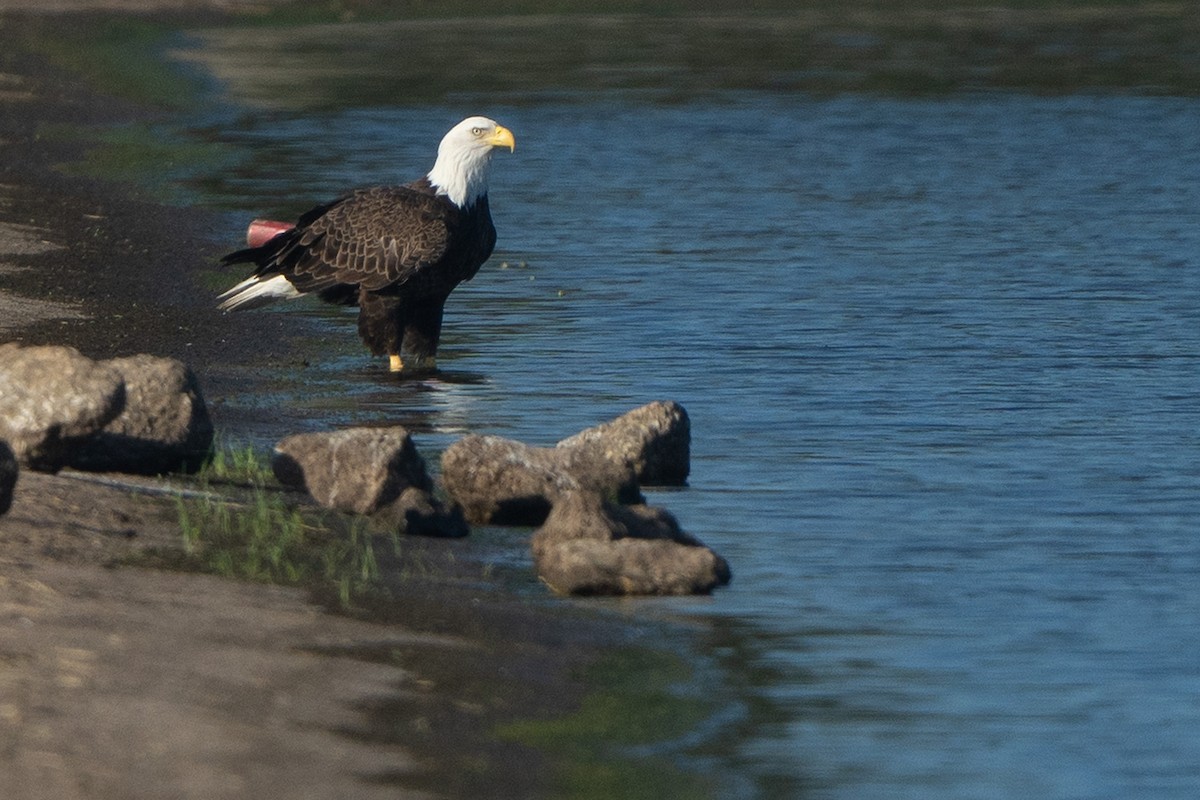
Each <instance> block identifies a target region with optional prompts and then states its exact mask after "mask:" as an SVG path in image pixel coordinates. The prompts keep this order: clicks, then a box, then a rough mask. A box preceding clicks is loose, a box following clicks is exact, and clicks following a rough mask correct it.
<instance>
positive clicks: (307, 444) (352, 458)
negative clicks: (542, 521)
mask: <svg viewBox="0 0 1200 800" xmlns="http://www.w3.org/2000/svg"><path fill="white" fill-rule="evenodd" d="M271 468H272V470H273V471H274V472H275V477H276V478H278V479H279V481H280V483H283V484H284V485H286V486H292V487H296V488H300V489H304V490H305V491H307V492H308V493H309V495H311V496H312V498H313V499H314V500H316V501H317V503H319V504H321V505H322V506H325V507H326V508H332V509H336V510H338V511H348V512H350V513H353V514H378V515H380V516H381V517H382V518H384V519H387V520H390V521H393V522H394V523H395V524H397V525H399V526H401V527H402V529H403V530H404V531H405V532H408V533H414V534H422V535H427V536H429V535H433V536H462V535H464V534H466V533H467V527H466V524H465V523H464V522H463V519H462V516H461V514H458V513H456V512H448V511H446V510H445V509H444V508H443V506H442V504H441V503H440V502H438V500H437V499H436V498H435V497H434V496H433V494H432V489H433V481H432V480H431V479H430V477H429V473H428V472H427V471H426V469H425V461H424V459H422V458H421V455H420V453H418V452H417V448H416V445H415V444H413V441H412V437H411V436H410V435H409V433H408V431H407V430H405V429H404V428H399V427H392V428H349V429H346V430H340V431H332V432H329V433H301V434H296V435H295V436H288V437H287V438H285V439H283V440H281V441H280V442H279V443H278V444H276V445H275V455H274V457H273V458H272V461H271Z"/></svg>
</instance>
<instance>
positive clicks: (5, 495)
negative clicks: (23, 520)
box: [0, 442, 17, 514]
mask: <svg viewBox="0 0 1200 800" xmlns="http://www.w3.org/2000/svg"><path fill="white" fill-rule="evenodd" d="M16 485H17V457H16V456H15V455H13V451H12V448H11V447H9V446H8V445H7V444H6V443H4V442H0V514H3V513H4V512H6V511H8V509H9V508H11V507H12V499H13V489H14V488H15V487H16Z"/></svg>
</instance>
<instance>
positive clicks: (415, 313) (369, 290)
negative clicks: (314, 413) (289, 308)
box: [218, 117, 516, 371]
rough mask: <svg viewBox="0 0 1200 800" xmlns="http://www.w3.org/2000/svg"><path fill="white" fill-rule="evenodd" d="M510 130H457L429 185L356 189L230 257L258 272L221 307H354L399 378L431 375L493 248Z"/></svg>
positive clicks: (445, 142) (445, 143)
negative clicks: (494, 184) (496, 160)
mask: <svg viewBox="0 0 1200 800" xmlns="http://www.w3.org/2000/svg"><path fill="white" fill-rule="evenodd" d="M497 147H507V148H508V149H509V151H510V152H511V151H512V150H514V149H515V147H516V143H515V141H514V139H513V135H512V132H511V131H509V130H508V129H507V128H505V127H503V126H502V125H500V124H498V123H496V122H495V121H493V120H490V119H487V118H486V117H469V118H467V119H465V120H463V121H462V122H460V123H458V124H457V125H455V126H454V127H453V128H451V129H450V131H449V132H448V133H447V134H446V135H445V137H444V138H443V139H442V142H441V144H440V145H439V146H438V155H437V161H436V162H435V163H434V165H433V169H431V170H430V171H429V174H428V175H426V176H425V177H423V178H420V179H418V180H415V181H412V182H411V183H406V184H404V185H403V186H374V187H371V188H366V189H358V190H356V191H353V192H351V193H349V194H347V195H345V196H343V197H339V198H338V199H336V200H334V201H333V202H330V203H326V204H325V205H321V206H317V207H316V208H314V209H312V210H311V211H308V212H307V213H305V214H304V215H302V216H301V217H300V219H299V221H298V222H297V223H296V225H295V227H292V228H291V229H290V230H285V231H284V232H282V233H280V234H278V235H276V236H274V237H273V238H271V239H270V240H269V241H267V242H266V243H264V244H262V245H260V246H257V247H249V248H246V249H244V250H238V251H237V252H234V253H230V254H229V255H227V256H225V257H224V258H223V259H221V263H222V264H254V265H255V269H254V274H252V275H251V276H250V277H249V278H247V279H246V280H244V281H242V282H241V283H239V284H237V285H236V286H234V287H233V288H231V289H229V290H228V291H227V292H225V293H223V294H222V295H220V297H219V298H218V300H220V301H221V303H220V306H219V307H220V308H221V309H222V310H223V311H233V310H235V309H241V308H257V307H259V306H263V305H266V304H267V303H271V302H274V301H275V300H279V299H290V298H293V297H300V296H302V295H307V294H315V295H317V296H318V297H319V298H321V299H322V300H324V301H326V302H329V303H337V304H341V305H357V306H358V307H359V312H358V332H359V335H360V336H361V337H362V340H363V341H364V342H365V343H366V345H367V346H368V347H369V348H371V351H372V352H373V353H374V354H375V355H381V356H382V355H386V356H388V358H389V367H390V369H391V370H392V371H401V370H403V369H404V368H405V364H404V360H403V359H402V355H403V356H404V357H406V358H409V363H410V365H411V364H413V362H415V366H418V367H429V366H432V365H433V361H434V358H435V356H436V354H437V347H438V339H439V337H440V335H441V329H442V309H443V307H444V306H445V303H446V298H447V297H448V296H449V295H450V292H451V291H453V289H454V287H456V286H457V285H458V284H459V283H461V282H462V281H466V280H470V279H471V278H472V277H474V276H475V273H476V272H478V271H479V268H480V266H482V265H483V262H485V261H487V259H488V256H490V255H491V254H492V248H493V247H495V245H496V229H495V227H494V226H493V225H492V215H491V212H490V211H489V210H488V195H487V191H488V172H489V170H490V168H491V163H492V154H493V152H494V150H495V149H496V148H497Z"/></svg>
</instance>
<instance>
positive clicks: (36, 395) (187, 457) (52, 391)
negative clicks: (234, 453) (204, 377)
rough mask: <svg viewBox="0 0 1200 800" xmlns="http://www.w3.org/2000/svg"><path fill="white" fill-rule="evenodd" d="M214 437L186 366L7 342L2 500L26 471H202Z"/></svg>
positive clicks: (2, 385)
mask: <svg viewBox="0 0 1200 800" xmlns="http://www.w3.org/2000/svg"><path fill="white" fill-rule="evenodd" d="M212 438H213V428H212V423H211V421H210V420H209V417H208V411H207V410H206V408H205V406H204V400H203V398H202V397H201V394H200V389H199V386H198V385H197V383H196V378H195V376H194V375H193V374H192V372H191V370H190V369H188V367H187V366H186V365H185V364H183V362H181V361H177V360H175V359H172V358H160V357H157V356H151V355H136V356H131V357H128V358H114V359H109V360H106V361H94V360H92V359H90V358H88V357H86V356H84V355H82V354H81V353H80V352H79V351H78V350H75V349H74V348H71V347H59V346H42V347H22V346H20V345H16V344H5V345H0V441H3V442H4V445H5V446H4V447H3V448H2V449H0V493H2V489H3V487H4V486H11V484H12V483H14V482H15V475H16V469H17V465H20V466H21V467H25V468H28V469H32V470H37V471H40V472H57V471H58V470H60V469H62V468H63V467H67V466H69V467H74V468H75V469H81V470H100V471H116V472H128V473H134V474H144V475H156V474H160V473H164V472H173V471H194V470H195V469H197V468H199V467H200V465H201V464H203V463H204V460H205V459H206V458H207V457H208V455H209V452H210V449H211V447H212ZM10 476H11V477H10ZM9 501H11V498H9ZM0 505H6V501H2V500H0Z"/></svg>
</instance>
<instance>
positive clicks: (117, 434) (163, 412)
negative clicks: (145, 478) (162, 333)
mask: <svg viewBox="0 0 1200 800" xmlns="http://www.w3.org/2000/svg"><path fill="white" fill-rule="evenodd" d="M100 363H101V364H102V365H103V366H107V367H111V368H112V369H115V370H116V371H117V372H118V373H120V374H121V376H122V377H123V379H124V382H125V407H124V409H123V410H122V412H121V413H120V415H119V416H117V417H116V419H114V420H112V421H111V422H109V423H108V424H107V425H105V426H104V428H103V430H101V431H99V432H98V433H97V434H96V435H95V436H92V437H90V438H88V439H86V440H85V441H83V442H82V443H81V444H80V446H79V447H78V448H77V449H76V450H75V451H74V452H73V453H72V454H71V458H70V465H71V466H72V467H75V468H76V469H88V470H105V471H113V472H129V473H137V474H143V475H157V474H160V473H164V472H176V471H182V472H194V471H195V470H197V469H199V468H200V466H201V465H202V464H203V463H204V460H205V459H206V458H207V457H208V455H209V451H210V449H211V448H212V440H213V426H212V421H211V420H210V419H209V416H208V410H207V408H206V407H205V405H204V398H203V397H202V396H201V394H200V386H199V384H198V383H197V381H196V376H195V375H194V374H192V371H191V369H189V368H188V366H187V365H186V364H184V363H183V362H182V361H178V360H176V359H174V358H161V357H158V356H152V355H145V354H142V355H136V356H130V357H128V358H114V359H111V360H109V361H103V362H100Z"/></svg>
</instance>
